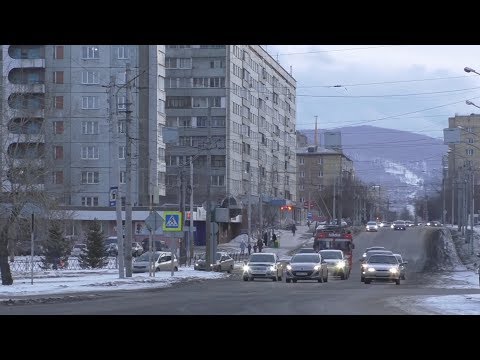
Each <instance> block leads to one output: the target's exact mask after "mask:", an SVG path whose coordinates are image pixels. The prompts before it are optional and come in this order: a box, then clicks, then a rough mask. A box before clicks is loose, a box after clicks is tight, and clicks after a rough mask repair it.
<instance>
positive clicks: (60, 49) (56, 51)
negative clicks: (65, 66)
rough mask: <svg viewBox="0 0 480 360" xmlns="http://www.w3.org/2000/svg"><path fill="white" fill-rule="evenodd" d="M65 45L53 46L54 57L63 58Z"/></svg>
mask: <svg viewBox="0 0 480 360" xmlns="http://www.w3.org/2000/svg"><path fill="white" fill-rule="evenodd" d="M63 50H64V46H63V45H57V46H54V47H53V58H54V59H57V60H61V59H63Z"/></svg>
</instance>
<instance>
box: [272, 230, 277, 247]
mask: <svg viewBox="0 0 480 360" xmlns="http://www.w3.org/2000/svg"><path fill="white" fill-rule="evenodd" d="M272 242H273V246H275V247H276V246H277V235H276V234H275V233H272Z"/></svg>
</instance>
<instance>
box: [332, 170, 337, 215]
mask: <svg viewBox="0 0 480 360" xmlns="http://www.w3.org/2000/svg"><path fill="white" fill-rule="evenodd" d="M336 183H337V179H336V178H335V179H334V180H333V211H332V215H333V219H332V221H333V220H335V219H336V218H337V217H336V215H337V214H336V209H335V205H336V204H335V201H336V197H337V191H336V188H335V185H336Z"/></svg>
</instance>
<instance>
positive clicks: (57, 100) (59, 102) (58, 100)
mask: <svg viewBox="0 0 480 360" xmlns="http://www.w3.org/2000/svg"><path fill="white" fill-rule="evenodd" d="M53 106H55V109H63V96H55V97H54V102H53Z"/></svg>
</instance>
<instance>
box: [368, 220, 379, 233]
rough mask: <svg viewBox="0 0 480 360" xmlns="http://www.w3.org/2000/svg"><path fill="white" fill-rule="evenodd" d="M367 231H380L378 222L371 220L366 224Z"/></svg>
mask: <svg viewBox="0 0 480 360" xmlns="http://www.w3.org/2000/svg"><path fill="white" fill-rule="evenodd" d="M365 231H367V232H369V231H378V224H377V222H376V221H369V222H367V225H366V226H365Z"/></svg>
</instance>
